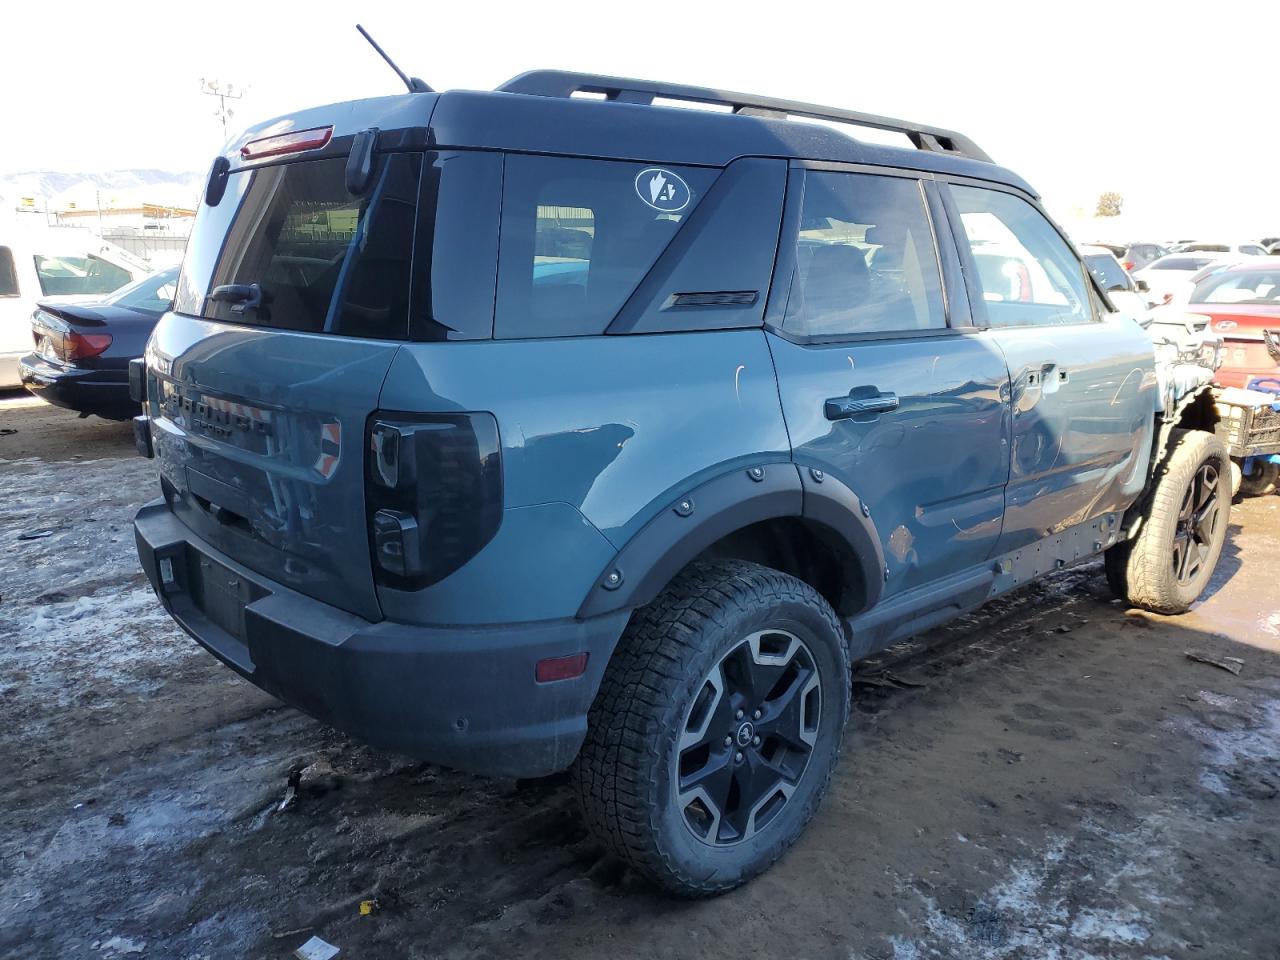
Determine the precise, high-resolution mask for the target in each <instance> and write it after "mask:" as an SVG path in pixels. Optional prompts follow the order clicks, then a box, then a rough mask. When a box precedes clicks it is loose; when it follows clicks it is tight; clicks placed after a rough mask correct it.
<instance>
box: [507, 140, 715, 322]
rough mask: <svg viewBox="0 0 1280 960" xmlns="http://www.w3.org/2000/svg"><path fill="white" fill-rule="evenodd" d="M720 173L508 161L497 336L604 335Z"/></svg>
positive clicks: (513, 158)
mask: <svg viewBox="0 0 1280 960" xmlns="http://www.w3.org/2000/svg"><path fill="white" fill-rule="evenodd" d="M719 172H720V171H719V170H714V169H706V168H699V167H683V166H681V167H675V166H670V167H666V166H664V167H653V166H648V165H646V164H641V163H620V162H616V161H608V160H582V159H576V158H568V157H533V156H522V155H509V156H508V157H507V161H506V171H505V176H504V179H503V199H502V226H501V229H500V231H499V253H498V296H497V304H496V311H495V315H494V335H495V336H496V337H498V338H518V337H572V336H588V335H593V334H599V333H603V332H604V330H605V328H607V327H608V326H609V323H610V322H611V321H612V320H613V318H614V317H615V316H617V314H618V311H619V310H621V309H622V306H623V304H625V303H626V302H627V298H628V297H630V296H631V294H632V293H633V292H634V291H635V289H636V287H637V286H638V285H639V283H640V281H641V280H643V279H644V277H645V274H647V273H648V272H649V270H650V268H652V267H653V265H654V263H655V262H656V261H657V259H658V257H659V256H660V255H661V254H662V251H663V250H665V249H666V247H667V244H669V243H670V242H671V239H672V238H673V237H674V236H675V234H676V231H677V230H679V229H680V227H681V225H682V224H683V223H684V222H685V221H686V220H687V218H688V216H689V214H690V213H691V212H692V210H693V209H694V207H695V206H696V205H697V203H698V201H699V200H700V199H701V198H702V196H703V194H705V193H706V191H707V189H708V188H709V187H710V186H711V184H712V183H713V182H714V180H715V178H716V175H717V174H718V173H719Z"/></svg>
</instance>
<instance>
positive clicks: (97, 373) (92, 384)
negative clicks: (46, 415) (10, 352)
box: [18, 353, 138, 420]
mask: <svg viewBox="0 0 1280 960" xmlns="http://www.w3.org/2000/svg"><path fill="white" fill-rule="evenodd" d="M18 376H19V378H20V379H21V380H22V385H23V386H24V387H26V388H27V389H28V390H29V391H30V392H31V393H33V394H35V395H36V396H37V397H39V398H40V399H41V400H44V401H46V402H48V403H52V404H53V405H54V406H57V407H66V408H67V409H68V410H75V411H77V412H78V413H93V414H97V415H98V416H100V417H106V418H107V419H109V420H128V419H129V418H130V417H132V416H133V415H134V414H135V413H137V412H138V405H137V404H136V403H134V402H133V401H132V400H131V399H130V398H129V375H128V372H127V371H125V370H81V369H79V368H77V367H66V366H61V365H59V364H55V363H50V362H49V361H47V360H45V359H43V358H42V357H39V356H37V355H36V354H34V353H31V354H27V355H26V356H25V357H23V358H22V359H21V360H19V361H18Z"/></svg>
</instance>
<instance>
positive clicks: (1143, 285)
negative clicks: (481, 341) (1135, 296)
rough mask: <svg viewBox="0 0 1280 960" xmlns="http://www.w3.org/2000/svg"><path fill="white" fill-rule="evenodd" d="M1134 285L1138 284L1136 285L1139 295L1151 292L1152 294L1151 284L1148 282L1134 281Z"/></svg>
mask: <svg viewBox="0 0 1280 960" xmlns="http://www.w3.org/2000/svg"><path fill="white" fill-rule="evenodd" d="M1134 283H1136V284H1137V285H1138V292H1139V293H1150V292H1151V284H1149V283H1147V281H1145V280H1135V281H1134Z"/></svg>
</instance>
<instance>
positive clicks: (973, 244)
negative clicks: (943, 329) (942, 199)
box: [951, 186, 1095, 327]
mask: <svg viewBox="0 0 1280 960" xmlns="http://www.w3.org/2000/svg"><path fill="white" fill-rule="evenodd" d="M951 193H952V196H953V197H954V198H955V203H956V206H957V208H958V209H959V211H960V222H961V224H963V226H964V233H965V236H966V237H967V238H968V240H969V247H970V249H971V250H972V252H973V259H974V261H975V262H976V264H977V268H978V282H979V284H980V285H981V288H982V299H983V301H984V302H985V304H986V310H987V319H988V321H989V322H990V323H991V325H992V326H996V327H1027V326H1045V325H1050V324H1063V323H1084V322H1087V321H1090V320H1093V319H1095V318H1094V312H1093V307H1092V304H1091V301H1090V299H1089V293H1088V285H1087V284H1086V282H1085V278H1084V272H1083V270H1082V269H1081V264H1080V261H1079V260H1077V259H1076V255H1075V254H1074V253H1073V252H1072V250H1071V248H1070V247H1069V246H1068V245H1067V242H1066V241H1065V240H1064V239H1063V238H1062V236H1061V234H1059V233H1058V231H1057V230H1055V229H1054V228H1053V225H1052V224H1050V223H1049V221H1048V220H1046V219H1045V218H1044V215H1043V214H1041V213H1040V211H1038V210H1037V209H1036V208H1035V207H1033V206H1032V205H1031V204H1029V203H1027V201H1025V200H1023V199H1022V198H1021V197H1015V196H1014V195H1013V194H1009V193H1001V192H999V191H997V190H985V189H982V188H980V187H961V186H953V187H951Z"/></svg>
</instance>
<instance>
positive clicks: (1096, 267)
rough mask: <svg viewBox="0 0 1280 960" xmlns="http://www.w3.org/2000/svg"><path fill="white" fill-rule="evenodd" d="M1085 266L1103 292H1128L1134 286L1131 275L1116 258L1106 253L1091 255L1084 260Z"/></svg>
mask: <svg viewBox="0 0 1280 960" xmlns="http://www.w3.org/2000/svg"><path fill="white" fill-rule="evenodd" d="M1084 265H1085V266H1086V267H1088V268H1089V272H1090V273H1091V274H1093V278H1094V279H1095V280H1097V281H1098V286H1100V287H1102V289H1103V290H1128V289H1130V287H1131V286H1132V281H1131V280H1130V279H1129V274H1127V273H1125V270H1124V267H1122V266H1120V264H1119V263H1117V262H1116V258H1115V257H1112V256H1108V255H1107V254H1105V253H1096V254H1090V255H1088V256H1086V257H1085V258H1084Z"/></svg>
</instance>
